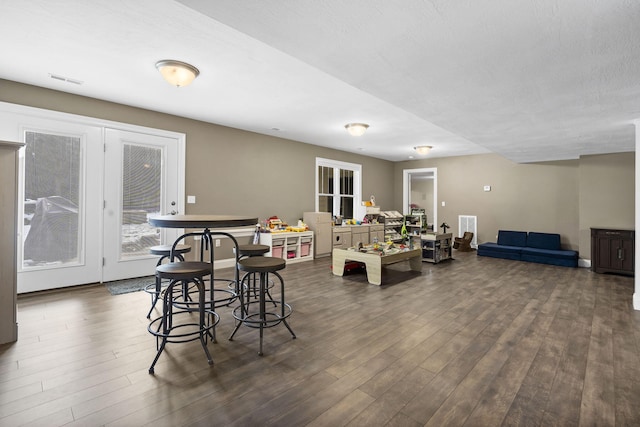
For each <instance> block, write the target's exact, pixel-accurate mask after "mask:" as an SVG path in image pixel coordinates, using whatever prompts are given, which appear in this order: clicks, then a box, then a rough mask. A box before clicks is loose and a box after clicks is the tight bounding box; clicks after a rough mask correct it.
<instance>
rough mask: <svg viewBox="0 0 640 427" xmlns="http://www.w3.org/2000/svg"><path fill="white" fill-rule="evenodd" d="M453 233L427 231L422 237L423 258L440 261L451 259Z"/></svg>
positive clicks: (433, 261)
mask: <svg viewBox="0 0 640 427" xmlns="http://www.w3.org/2000/svg"><path fill="white" fill-rule="evenodd" d="M452 241H453V234H451V233H425V234H422V235H421V237H420V242H421V246H422V260H423V261H427V262H432V263H434V264H437V263H439V262H440V261H444V260H447V259H451V247H452Z"/></svg>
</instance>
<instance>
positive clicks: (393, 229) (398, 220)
mask: <svg viewBox="0 0 640 427" xmlns="http://www.w3.org/2000/svg"><path fill="white" fill-rule="evenodd" d="M380 216H381V217H383V218H384V239H385V241H389V240H391V241H392V242H400V241H402V234H401V230H402V225H403V224H404V217H403V216H402V214H401V213H400V212H398V211H383V212H380Z"/></svg>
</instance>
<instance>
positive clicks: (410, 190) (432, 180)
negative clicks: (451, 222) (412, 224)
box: [402, 168, 438, 230]
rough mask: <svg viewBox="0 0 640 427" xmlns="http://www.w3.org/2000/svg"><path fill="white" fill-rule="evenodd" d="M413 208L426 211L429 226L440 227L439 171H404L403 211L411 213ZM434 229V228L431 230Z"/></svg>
mask: <svg viewBox="0 0 640 427" xmlns="http://www.w3.org/2000/svg"><path fill="white" fill-rule="evenodd" d="M412 208H421V209H424V210H425V212H426V215H427V226H428V228H430V229H432V230H437V227H438V169H437V168H421V169H404V170H403V171H402V210H403V213H404V214H405V215H406V214H409V213H411V209H412ZM431 227H433V228H431Z"/></svg>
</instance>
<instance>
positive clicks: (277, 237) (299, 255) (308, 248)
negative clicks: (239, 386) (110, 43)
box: [260, 231, 313, 264]
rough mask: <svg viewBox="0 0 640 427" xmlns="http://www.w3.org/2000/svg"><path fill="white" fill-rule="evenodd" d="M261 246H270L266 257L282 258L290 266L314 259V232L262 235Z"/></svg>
mask: <svg viewBox="0 0 640 427" xmlns="http://www.w3.org/2000/svg"><path fill="white" fill-rule="evenodd" d="M260 244H261V245H267V246H269V252H268V253H266V254H265V256H272V257H276V258H282V259H284V260H286V261H287V263H289V264H292V263H295V262H302V261H311V260H312V259H313V231H301V232H283V233H260Z"/></svg>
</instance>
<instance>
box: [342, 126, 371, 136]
mask: <svg viewBox="0 0 640 427" xmlns="http://www.w3.org/2000/svg"><path fill="white" fill-rule="evenodd" d="M368 127H369V125H368V124H366V123H349V124H346V125H344V128H345V129H346V130H347V132H349V133H350V134H351V135H352V136H361V135H362V134H363V133H365V131H366V130H367V128H368Z"/></svg>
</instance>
